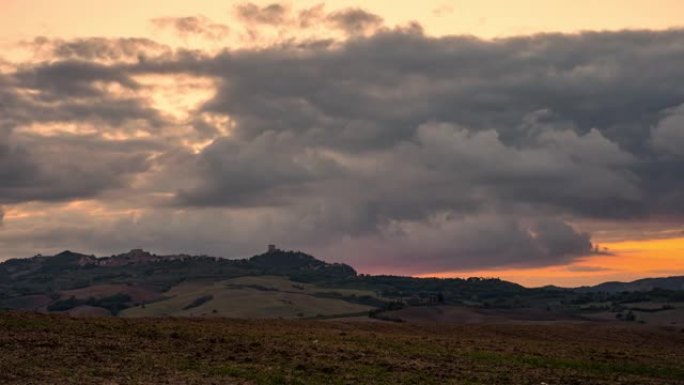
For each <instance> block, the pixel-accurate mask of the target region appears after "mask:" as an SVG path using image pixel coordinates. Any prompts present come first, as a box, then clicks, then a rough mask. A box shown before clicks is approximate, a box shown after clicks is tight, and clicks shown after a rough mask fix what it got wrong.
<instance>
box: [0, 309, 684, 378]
mask: <svg viewBox="0 0 684 385" xmlns="http://www.w3.org/2000/svg"><path fill="white" fill-rule="evenodd" d="M0 383H2V384H45V383H51V384H76V383H78V384H101V383H103V384H516V385H518V384H536V385H539V384H543V383H544V384H549V385H552V384H563V385H567V384H592V385H596V384H635V385H636V384H638V385H645V384H684V332H682V331H681V329H678V328H677V329H675V328H672V329H663V328H655V327H652V326H647V325H636V324H620V323H605V324H604V323H574V324H572V323H564V324H563V323H547V324H501V325H496V324H470V325H465V324H461V325H457V324H420V325H419V324H407V323H404V324H395V323H389V322H380V321H377V322H347V323H342V322H330V321H305V320H292V321H282V320H269V321H256V320H253V321H247V320H225V319H220V318H214V319H196V318H182V319H174V318H154V319H153V318H141V319H121V318H111V317H107V318H69V317H67V316H65V315H39V314H33V313H13V312H4V313H0Z"/></svg>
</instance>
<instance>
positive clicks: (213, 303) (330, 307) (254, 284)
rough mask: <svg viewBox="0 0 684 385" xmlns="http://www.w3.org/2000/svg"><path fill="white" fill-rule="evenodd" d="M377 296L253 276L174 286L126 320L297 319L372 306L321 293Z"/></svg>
mask: <svg viewBox="0 0 684 385" xmlns="http://www.w3.org/2000/svg"><path fill="white" fill-rule="evenodd" d="M331 291H334V292H337V293H340V294H343V295H352V294H355V295H373V293H372V292H366V291H362V290H343V289H340V290H337V289H327V288H325V289H324V288H318V287H316V286H314V285H309V284H299V283H295V282H292V281H290V280H288V279H287V278H284V277H275V276H253V277H241V278H235V279H229V280H226V281H220V282H206V281H204V282H203V281H190V282H184V283H182V284H180V285H178V286H176V287H173V288H172V289H171V290H169V291H168V292H167V293H165V295H166V296H168V297H170V298H168V299H166V300H163V301H159V302H155V303H151V304H147V305H145V307H142V306H138V307H134V308H131V309H127V310H125V311H124V312H123V313H122V316H124V317H145V316H160V315H173V316H205V315H215V316H223V317H230V318H297V317H315V316H318V315H324V316H329V315H337V314H349V313H359V312H364V311H368V310H370V309H371V307H370V306H365V305H359V304H354V303H350V302H347V301H343V300H340V299H335V298H320V297H317V296H315V295H316V294H320V293H328V292H331ZM203 296H212V299H211V300H209V301H208V302H206V303H203V304H202V305H200V306H197V307H193V308H191V309H184V308H185V307H187V306H188V305H189V304H191V303H192V302H193V301H195V300H196V299H197V298H200V297H203Z"/></svg>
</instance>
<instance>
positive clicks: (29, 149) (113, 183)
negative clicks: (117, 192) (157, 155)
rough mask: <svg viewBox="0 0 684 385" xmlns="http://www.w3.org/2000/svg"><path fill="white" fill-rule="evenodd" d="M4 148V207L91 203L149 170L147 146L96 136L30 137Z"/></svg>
mask: <svg viewBox="0 0 684 385" xmlns="http://www.w3.org/2000/svg"><path fill="white" fill-rule="evenodd" d="M13 142H15V143H5V144H3V145H0V180H2V183H1V184H0V203H5V204H6V203H16V202H26V201H36V200H38V201H65V200H71V199H79V198H91V197H94V196H97V195H98V194H99V193H101V192H103V191H106V190H111V189H117V188H122V187H124V186H126V185H127V181H128V179H129V178H131V177H132V176H134V175H136V174H139V173H142V172H144V171H146V170H147V169H148V167H149V165H150V163H149V160H148V157H149V156H150V152H149V146H148V145H147V144H144V143H137V144H136V143H135V142H134V141H120V142H116V141H101V140H99V139H98V138H97V137H91V138H87V137H69V136H62V137H53V138H45V137H31V136H24V137H22V138H21V139H19V140H14V141H13Z"/></svg>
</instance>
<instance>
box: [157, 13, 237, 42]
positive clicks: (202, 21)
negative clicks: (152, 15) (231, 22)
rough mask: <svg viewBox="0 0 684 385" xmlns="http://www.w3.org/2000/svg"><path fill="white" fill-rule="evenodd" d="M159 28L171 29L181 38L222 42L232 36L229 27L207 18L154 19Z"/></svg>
mask: <svg viewBox="0 0 684 385" xmlns="http://www.w3.org/2000/svg"><path fill="white" fill-rule="evenodd" d="M152 24H154V25H155V26H157V27H158V28H170V29H172V30H174V31H175V32H176V33H177V34H178V35H179V36H181V37H190V36H200V37H203V38H206V39H209V40H221V39H225V38H226V37H228V35H230V28H229V27H228V26H227V25H224V24H220V23H214V22H212V21H211V20H210V19H209V18H207V17H206V16H187V17H162V18H156V19H152Z"/></svg>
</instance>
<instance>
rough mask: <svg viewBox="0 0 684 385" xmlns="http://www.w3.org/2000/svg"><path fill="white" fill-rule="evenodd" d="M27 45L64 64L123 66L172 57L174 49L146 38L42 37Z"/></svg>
mask: <svg viewBox="0 0 684 385" xmlns="http://www.w3.org/2000/svg"><path fill="white" fill-rule="evenodd" d="M26 44H27V45H29V46H30V47H32V48H33V49H34V50H35V51H37V52H41V51H47V53H46V54H47V55H48V57H51V58H54V57H57V58H59V59H62V60H88V61H95V62H110V63H112V62H113V63H120V62H122V61H128V60H133V61H142V60H145V59H146V58H148V57H159V56H163V55H166V56H169V55H170V54H171V48H170V47H168V46H167V45H165V44H161V43H158V42H156V41H154V40H150V39H145V38H103V37H90V38H80V39H73V40H64V39H54V38H47V37H44V36H41V37H37V38H35V39H33V41H31V42H29V43H26Z"/></svg>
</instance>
